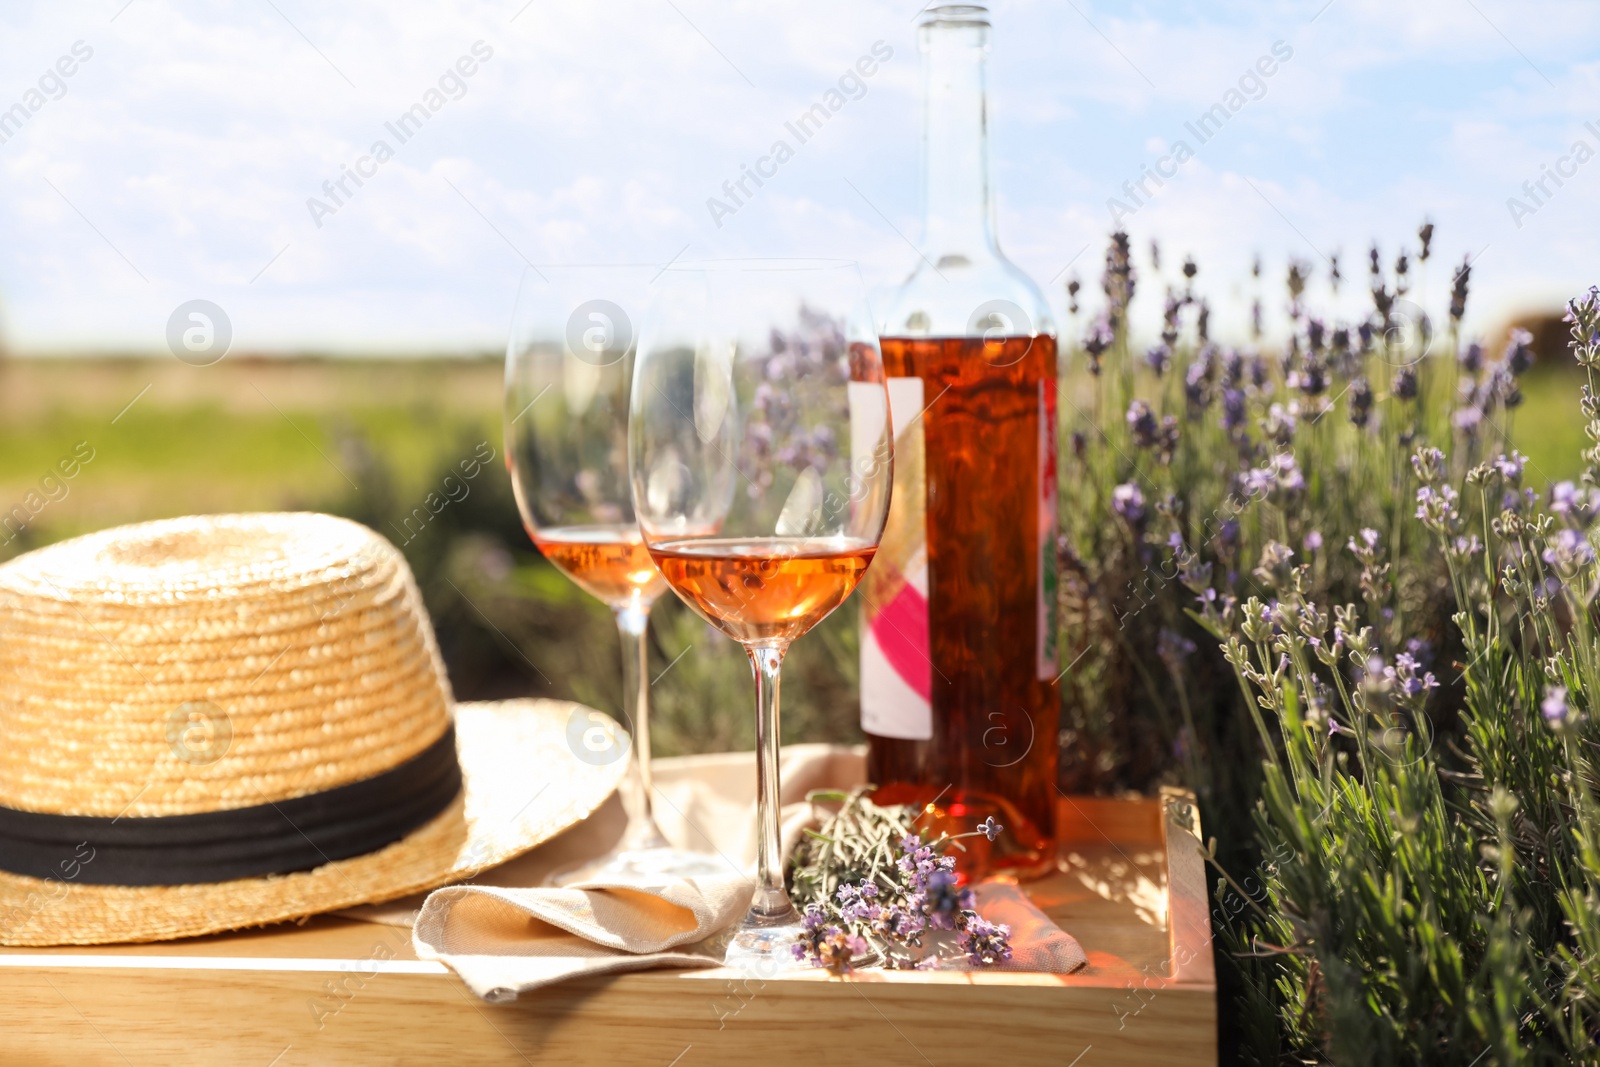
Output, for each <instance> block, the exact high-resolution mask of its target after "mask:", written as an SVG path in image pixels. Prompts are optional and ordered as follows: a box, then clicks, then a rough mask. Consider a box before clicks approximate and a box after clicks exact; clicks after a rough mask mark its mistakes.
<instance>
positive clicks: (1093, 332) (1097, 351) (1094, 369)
mask: <svg viewBox="0 0 1600 1067" xmlns="http://www.w3.org/2000/svg"><path fill="white" fill-rule="evenodd" d="M1116 339H1117V335H1116V331H1115V330H1114V329H1113V328H1112V325H1111V322H1110V320H1109V319H1107V318H1106V317H1105V316H1104V315H1102V316H1101V317H1100V318H1098V319H1096V320H1095V321H1094V324H1093V325H1091V326H1090V327H1089V332H1088V333H1087V334H1086V335H1085V336H1084V338H1083V350H1084V352H1085V353H1086V354H1087V355H1088V356H1089V373H1090V374H1093V375H1095V376H1096V377H1098V376H1099V374H1100V357H1101V356H1102V355H1103V354H1104V353H1105V350H1106V349H1108V348H1110V347H1111V344H1112V342H1113V341H1115V340H1116Z"/></svg>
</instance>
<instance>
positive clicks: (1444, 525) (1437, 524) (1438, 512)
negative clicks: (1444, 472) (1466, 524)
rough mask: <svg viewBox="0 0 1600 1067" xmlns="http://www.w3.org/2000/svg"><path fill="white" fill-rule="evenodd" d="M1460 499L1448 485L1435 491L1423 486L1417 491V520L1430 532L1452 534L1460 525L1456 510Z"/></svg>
mask: <svg viewBox="0 0 1600 1067" xmlns="http://www.w3.org/2000/svg"><path fill="white" fill-rule="evenodd" d="M1458 499H1460V497H1459V495H1458V494H1457V493H1456V491H1455V490H1454V489H1453V488H1451V487H1450V486H1448V485H1441V486H1439V487H1438V488H1437V489H1436V488H1434V487H1433V486H1428V485H1424V486H1422V487H1421V488H1420V489H1418V490H1417V518H1419V519H1421V520H1422V522H1423V524H1424V525H1425V526H1427V527H1428V528H1429V529H1430V530H1438V531H1440V532H1453V531H1455V530H1456V529H1458V528H1459V527H1460V525H1461V512H1460V511H1459V510H1457V508H1456V501H1457V500H1458Z"/></svg>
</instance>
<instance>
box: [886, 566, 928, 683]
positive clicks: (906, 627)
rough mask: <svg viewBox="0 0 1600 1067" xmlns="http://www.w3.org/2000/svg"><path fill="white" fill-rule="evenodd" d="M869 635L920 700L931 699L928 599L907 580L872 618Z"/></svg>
mask: <svg viewBox="0 0 1600 1067" xmlns="http://www.w3.org/2000/svg"><path fill="white" fill-rule="evenodd" d="M872 636H873V637H874V638H876V639H877V642H878V648H879V649H881V650H882V651H883V658H884V659H886V660H888V662H889V666H890V667H893V668H894V672H895V673H896V674H898V675H899V676H900V678H901V680H902V681H904V682H905V683H906V684H907V685H909V686H910V687H911V688H912V690H914V691H915V692H916V694H917V695H918V696H920V697H921V698H922V699H923V700H932V698H933V661H932V660H931V659H930V658H929V656H928V648H929V642H928V601H927V598H925V597H924V596H923V595H922V594H921V593H919V592H917V590H916V589H915V588H914V587H913V586H912V585H910V584H909V583H907V584H906V585H903V586H901V587H900V592H899V594H898V595H896V596H895V598H894V599H893V600H891V601H890V602H889V603H888V604H886V605H884V606H883V609H882V610H881V611H879V612H878V615H877V618H875V619H873V620H872Z"/></svg>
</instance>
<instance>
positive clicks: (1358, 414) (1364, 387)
mask: <svg viewBox="0 0 1600 1067" xmlns="http://www.w3.org/2000/svg"><path fill="white" fill-rule="evenodd" d="M1371 417H1372V386H1370V385H1368V384H1367V380H1366V379H1365V378H1357V379H1356V380H1355V381H1353V382H1351V383H1350V421H1351V422H1353V423H1355V424H1356V425H1357V426H1363V427H1364V426H1366V425H1367V422H1368V420H1369V419H1370V418H1371Z"/></svg>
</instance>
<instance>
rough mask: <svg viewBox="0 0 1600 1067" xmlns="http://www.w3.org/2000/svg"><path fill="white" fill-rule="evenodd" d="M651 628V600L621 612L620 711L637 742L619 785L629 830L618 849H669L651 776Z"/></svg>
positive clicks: (618, 617)
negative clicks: (657, 813) (657, 812)
mask: <svg viewBox="0 0 1600 1067" xmlns="http://www.w3.org/2000/svg"><path fill="white" fill-rule="evenodd" d="M649 626H650V605H649V604H646V603H643V602H641V601H638V600H634V601H630V602H629V603H628V604H627V605H625V606H624V607H622V608H619V609H618V610H617V633H618V635H619V636H621V638H622V714H623V716H624V717H625V719H626V720H627V723H626V724H627V727H628V730H629V732H630V733H631V734H632V740H633V745H632V748H631V751H630V752H629V754H628V772H627V774H626V775H624V776H623V779H622V787H621V792H622V806H623V810H625V811H626V812H627V813H628V828H627V830H625V831H624V832H623V836H622V841H621V843H620V844H619V845H618V846H617V847H618V849H619V850H632V849H641V848H665V847H667V839H666V838H665V837H663V836H662V833H661V829H660V827H658V826H656V816H655V793H654V783H653V782H652V781H651V778H650V669H649V665H650V658H649V656H650V651H649V646H648V644H647V643H646V641H645V633H646V631H647V630H648V629H649Z"/></svg>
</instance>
